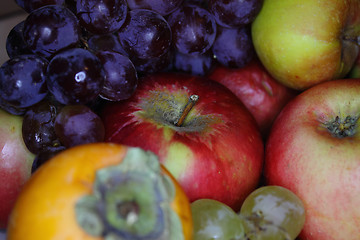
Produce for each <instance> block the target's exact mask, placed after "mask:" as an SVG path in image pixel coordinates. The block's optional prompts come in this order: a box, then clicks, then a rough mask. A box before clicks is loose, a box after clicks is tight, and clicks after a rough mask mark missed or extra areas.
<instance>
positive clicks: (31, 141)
mask: <svg viewBox="0 0 360 240" xmlns="http://www.w3.org/2000/svg"><path fill="white" fill-rule="evenodd" d="M59 109H60V105H59V104H56V103H54V102H51V101H49V100H44V101H41V102H40V103H38V104H36V105H34V106H32V107H31V108H29V109H28V110H27V112H26V114H25V115H24V119H23V125H22V136H23V139H24V143H25V145H26V147H27V148H28V149H29V151H30V152H32V153H34V154H39V153H40V152H42V151H43V149H45V148H49V147H56V146H60V145H61V144H60V141H59V139H58V137H57V136H56V134H55V128H54V125H55V118H56V115H57V113H58V111H59Z"/></svg>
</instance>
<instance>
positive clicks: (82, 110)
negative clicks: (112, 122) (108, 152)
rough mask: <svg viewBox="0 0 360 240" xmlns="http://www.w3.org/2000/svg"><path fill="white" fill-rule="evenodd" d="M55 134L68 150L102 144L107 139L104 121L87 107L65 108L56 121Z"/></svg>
mask: <svg viewBox="0 0 360 240" xmlns="http://www.w3.org/2000/svg"><path fill="white" fill-rule="evenodd" d="M55 132H56V134H57V136H58V137H59V139H60V141H61V143H62V144H63V145H64V146H65V147H67V148H69V147H73V146H76V145H80V144H86V143H93V142H102V141H104V137H105V129H104V124H103V122H102V120H101V119H100V117H99V116H98V115H97V114H95V113H94V112H93V111H92V110H91V109H90V108H89V107H87V106H85V105H67V106H65V107H63V108H62V109H61V111H60V112H59V114H58V115H57V117H56V119H55Z"/></svg>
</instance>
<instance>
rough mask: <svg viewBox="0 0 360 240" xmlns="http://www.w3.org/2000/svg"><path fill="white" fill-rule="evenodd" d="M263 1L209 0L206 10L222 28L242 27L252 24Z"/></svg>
mask: <svg viewBox="0 0 360 240" xmlns="http://www.w3.org/2000/svg"><path fill="white" fill-rule="evenodd" d="M262 5H263V0H209V1H208V9H209V12H211V14H213V16H214V18H215V19H216V22H217V23H218V24H219V25H221V26H223V27H242V26H244V25H247V24H250V23H252V22H253V20H254V19H255V17H256V16H257V14H258V13H259V12H260V9H261V7H262Z"/></svg>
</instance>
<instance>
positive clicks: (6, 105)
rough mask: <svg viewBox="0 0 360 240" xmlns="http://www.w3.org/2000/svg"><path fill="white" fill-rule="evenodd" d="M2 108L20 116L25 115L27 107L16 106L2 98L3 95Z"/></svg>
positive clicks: (0, 102) (0, 103)
mask: <svg viewBox="0 0 360 240" xmlns="http://www.w3.org/2000/svg"><path fill="white" fill-rule="evenodd" d="M0 108H1V109H3V110H4V111H6V112H8V113H11V114H13V115H18V116H21V115H24V114H25V113H26V108H18V107H15V106H14V105H12V104H10V103H8V102H7V101H5V100H4V99H2V97H1V96H0Z"/></svg>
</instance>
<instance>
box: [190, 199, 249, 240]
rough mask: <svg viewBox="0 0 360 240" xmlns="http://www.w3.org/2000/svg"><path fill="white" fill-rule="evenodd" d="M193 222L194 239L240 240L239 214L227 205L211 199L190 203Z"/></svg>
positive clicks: (241, 232) (241, 237)
mask: <svg viewBox="0 0 360 240" xmlns="http://www.w3.org/2000/svg"><path fill="white" fill-rule="evenodd" d="M191 212H192V216H193V222H194V236H193V239H194V240H210V239H221V240H238V239H239V240H242V239H245V238H244V225H243V222H242V220H241V219H240V218H239V216H238V215H237V214H236V213H235V212H234V211H233V210H232V209H231V208H230V207H228V206H227V205H225V204H223V203H221V202H219V201H216V200H211V199H199V200H196V201H194V202H193V203H191Z"/></svg>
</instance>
